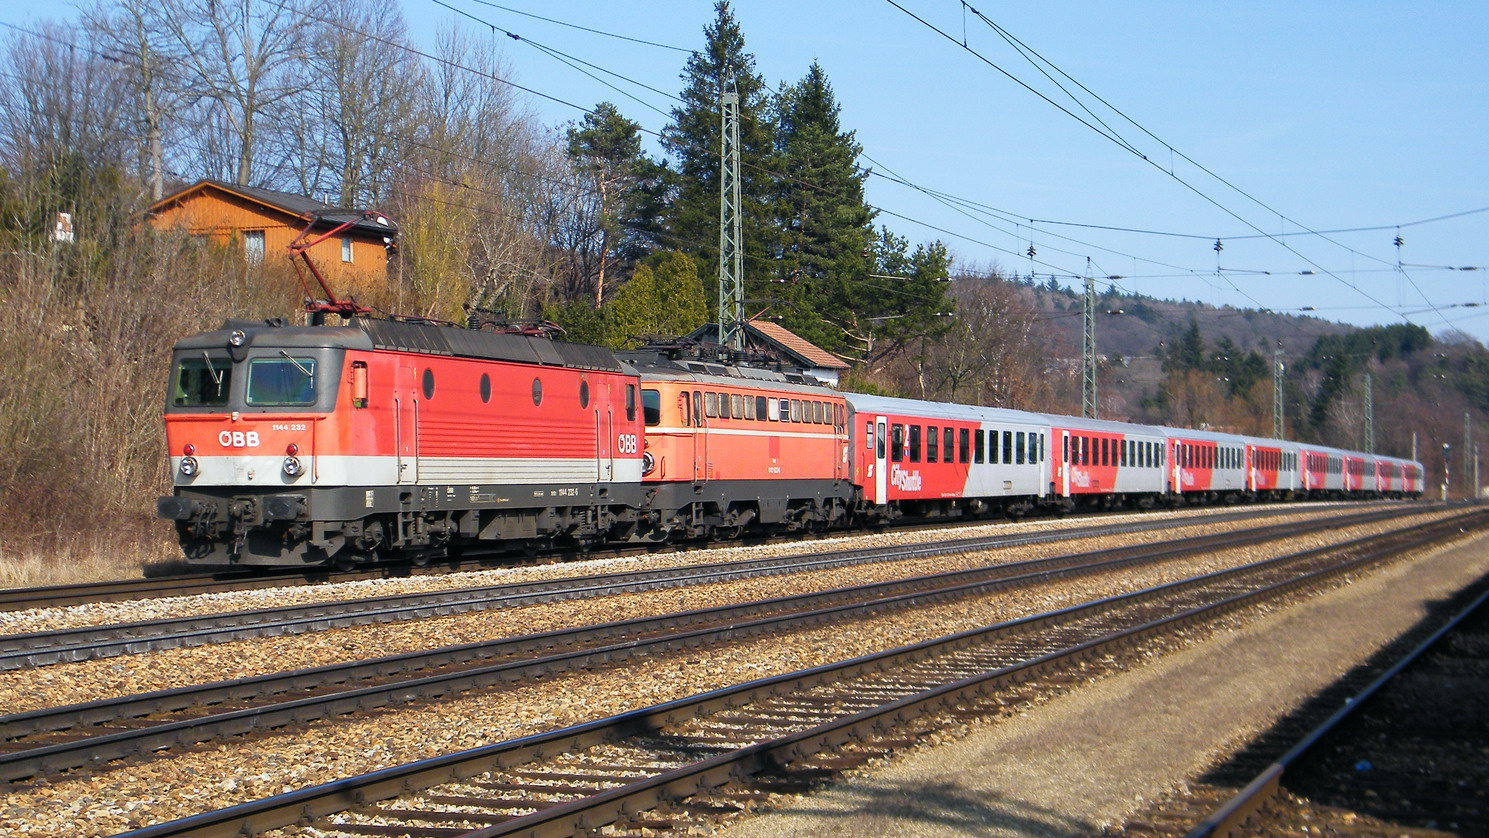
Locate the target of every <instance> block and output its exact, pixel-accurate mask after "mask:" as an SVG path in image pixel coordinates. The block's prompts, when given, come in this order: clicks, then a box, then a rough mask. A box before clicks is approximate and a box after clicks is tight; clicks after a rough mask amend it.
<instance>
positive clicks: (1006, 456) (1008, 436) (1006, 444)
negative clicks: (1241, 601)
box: [1003, 431, 1013, 463]
mask: <svg viewBox="0 0 1489 838" xmlns="http://www.w3.org/2000/svg"><path fill="white" fill-rule="evenodd" d="M1003 462H1005V463H1012V462H1013V431H1004V432H1003Z"/></svg>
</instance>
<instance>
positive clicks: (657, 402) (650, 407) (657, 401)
mask: <svg viewBox="0 0 1489 838" xmlns="http://www.w3.org/2000/svg"><path fill="white" fill-rule="evenodd" d="M641 421H642V422H643V423H645V424H646V426H647V427H651V426H653V425H660V424H662V393H661V391H659V390H642V391H641Z"/></svg>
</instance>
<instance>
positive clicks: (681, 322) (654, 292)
mask: <svg viewBox="0 0 1489 838" xmlns="http://www.w3.org/2000/svg"><path fill="white" fill-rule="evenodd" d="M602 315H603V321H604V324H605V325H604V339H603V341H602V343H604V345H606V346H609V347H612V348H615V349H630V348H633V347H635V346H637V345H638V344H639V343H640V341H639V340H638V339H639V338H643V337H646V336H648V335H684V334H687V333H688V332H691V331H693V330H694V329H696V328H698V327H699V326H701V325H703V324H704V323H705V322H706V321H707V318H708V305H707V302H706V301H705V297H704V293H703V282H702V281H701V280H700V279H699V278H698V266H697V264H696V263H695V262H694V261H693V259H692V257H690V256H688V255H687V254H685V253H662V254H658V255H656V256H653V257H651V258H649V259H647V260H646V261H644V262H642V263H641V264H639V265H637V266H636V272H635V274H634V275H633V276H632V277H631V281H630V282H627V283H626V284H625V285H623V286H621V288H620V290H618V291H616V292H615V297H614V298H613V299H612V300H611V301H610V302H609V303H607V304H606V305H605V308H604V309H603V311H602Z"/></svg>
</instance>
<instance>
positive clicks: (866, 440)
mask: <svg viewBox="0 0 1489 838" xmlns="http://www.w3.org/2000/svg"><path fill="white" fill-rule="evenodd" d="M881 441H882V440H881ZM863 447H864V448H873V447H874V420H872V419H869V420H866V421H865V422H864V423H863Z"/></svg>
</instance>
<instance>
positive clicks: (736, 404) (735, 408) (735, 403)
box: [729, 393, 745, 419]
mask: <svg viewBox="0 0 1489 838" xmlns="http://www.w3.org/2000/svg"><path fill="white" fill-rule="evenodd" d="M744 402H745V398H744V396H741V395H739V394H738V393H736V394H734V395H732V396H730V397H729V415H731V416H733V417H734V418H735V419H743V418H745V408H744Z"/></svg>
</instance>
